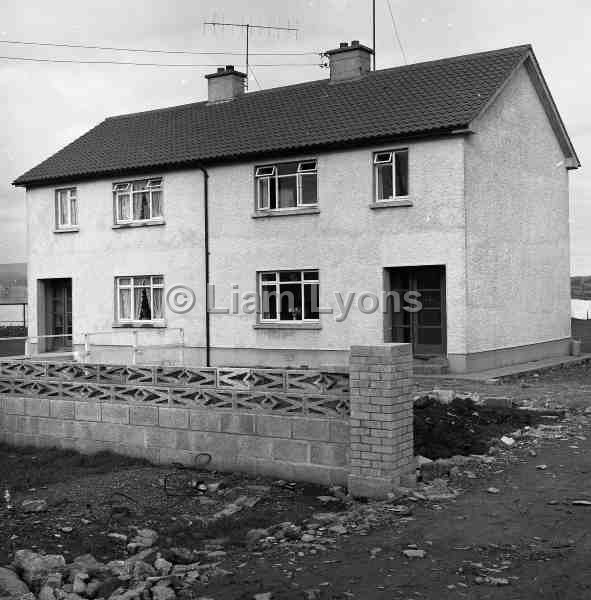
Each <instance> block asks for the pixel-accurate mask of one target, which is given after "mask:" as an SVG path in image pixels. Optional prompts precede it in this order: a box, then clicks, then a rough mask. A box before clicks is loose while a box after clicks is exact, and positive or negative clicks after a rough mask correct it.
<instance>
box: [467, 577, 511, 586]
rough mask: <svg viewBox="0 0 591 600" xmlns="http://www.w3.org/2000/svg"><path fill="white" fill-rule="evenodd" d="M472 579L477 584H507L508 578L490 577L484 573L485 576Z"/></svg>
mask: <svg viewBox="0 0 591 600" xmlns="http://www.w3.org/2000/svg"><path fill="white" fill-rule="evenodd" d="M474 581H475V582H476V583H477V584H478V585H496V586H499V585H509V580H508V579H506V578H505V577H490V576H489V575H486V576H485V577H476V578H475V579H474Z"/></svg>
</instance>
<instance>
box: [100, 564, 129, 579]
mask: <svg viewBox="0 0 591 600" xmlns="http://www.w3.org/2000/svg"><path fill="white" fill-rule="evenodd" d="M105 566H106V567H107V570H109V571H110V572H111V573H113V575H117V576H122V575H130V569H129V564H128V563H127V561H125V560H111V561H109V562H108V563H107V564H106V565H105Z"/></svg>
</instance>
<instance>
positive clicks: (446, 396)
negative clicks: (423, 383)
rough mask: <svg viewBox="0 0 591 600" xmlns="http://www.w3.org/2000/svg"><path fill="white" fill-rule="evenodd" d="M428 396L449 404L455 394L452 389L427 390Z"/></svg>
mask: <svg viewBox="0 0 591 600" xmlns="http://www.w3.org/2000/svg"><path fill="white" fill-rule="evenodd" d="M429 396H431V397H432V398H434V399H435V400H437V402H440V403H441V404H451V403H452V402H453V399H454V397H455V394H454V391H453V390H433V391H432V392H429Z"/></svg>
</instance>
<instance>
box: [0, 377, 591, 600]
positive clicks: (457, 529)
mask: <svg viewBox="0 0 591 600" xmlns="http://www.w3.org/2000/svg"><path fill="white" fill-rule="evenodd" d="M418 387H419V389H424V390H427V389H433V388H434V387H437V388H452V389H455V390H458V391H471V392H474V391H478V392H479V393H481V394H482V395H485V396H510V397H514V398H518V399H521V400H527V401H528V402H529V403H531V404H532V405H535V406H538V407H540V406H544V407H555V406H557V405H561V406H566V407H568V408H569V413H568V416H567V419H566V420H565V421H563V422H561V423H560V424H556V423H555V422H554V421H549V423H548V424H549V425H550V427H548V428H546V430H545V433H544V435H543V436H536V437H528V438H525V439H524V440H520V441H518V442H517V444H516V445H515V446H513V447H512V448H511V449H510V451H507V452H502V453H501V454H500V455H499V456H498V459H497V461H496V462H495V463H494V464H493V465H491V466H489V467H488V468H487V469H479V470H478V472H477V473H472V472H470V471H469V470H468V468H466V469H460V472H459V473H456V474H455V475H454V477H452V479H451V481H450V487H452V488H453V489H458V490H460V491H461V493H460V495H459V496H458V497H457V498H455V499H451V500H436V501H435V500H433V501H424V500H417V499H414V501H411V500H410V499H408V498H405V499H402V500H396V501H394V502H390V503H382V504H379V505H375V507H374V505H372V504H368V505H357V506H355V507H350V506H349V507H346V506H345V505H344V504H343V503H340V502H335V503H331V505H330V506H326V505H325V504H323V502H322V501H321V500H319V499H318V498H317V496H319V495H323V494H327V491H326V490H321V489H318V488H314V487H312V486H289V485H287V484H280V485H277V484H276V483H273V482H270V481H263V480H252V479H248V478H245V477H239V476H232V477H229V478H228V479H225V480H224V483H225V485H226V490H227V491H226V492H224V493H222V494H220V493H217V494H210V495H208V494H205V495H204V496H203V497H202V499H201V500H199V499H198V498H197V497H195V496H192V497H188V498H178V497H176V498H175V497H169V496H167V495H166V494H165V493H164V492H163V489H162V485H161V482H162V478H163V477H164V476H166V474H167V473H169V472H170V470H169V469H162V468H156V467H148V466H144V465H136V464H120V465H112V466H111V467H109V466H108V465H106V466H103V467H104V468H99V469H98V470H97V471H95V474H93V475H91V476H85V471H84V469H83V468H77V467H75V466H74V467H72V468H71V469H70V479H69V480H68V481H66V482H59V481H58V480H57V479H56V480H55V481H46V482H45V483H47V487H43V486H41V485H40V486H39V487H38V488H37V489H36V491H34V492H31V491H27V489H26V488H25V487H24V486H21V487H22V489H21V490H20V491H19V490H18V489H17V490H16V491H15V492H14V494H13V502H14V504H15V506H16V507H17V509H13V510H12V511H10V512H9V511H7V510H6V508H5V507H4V505H2V508H0V531H1V532H2V536H0V537H1V539H0V564H6V563H8V562H10V560H11V558H12V552H13V551H14V550H15V549H19V548H33V549H36V548H37V549H42V550H45V551H47V552H57V553H63V554H64V555H65V556H66V559H67V560H71V559H72V557H73V556H76V555H77V554H82V553H84V552H92V553H93V554H94V555H95V556H96V558H98V559H99V560H103V561H106V560H109V559H112V558H122V557H124V556H125V544H124V543H122V542H121V541H118V540H115V539H113V538H111V537H108V535H107V534H108V533H113V532H116V533H122V534H125V535H132V532H133V528H134V527H135V526H137V527H151V528H153V529H155V530H157V531H158V532H159V534H160V539H159V541H158V545H159V547H160V548H163V549H166V548H170V547H173V546H184V547H188V548H190V549H199V550H203V549H211V550H218V551H219V550H221V551H223V552H226V554H225V555H220V558H218V559H217V560H220V561H221V562H220V565H219V566H220V567H221V568H222V569H224V570H227V571H229V572H230V573H231V574H228V575H225V576H223V577H219V578H217V577H216V578H212V579H211V581H210V582H209V583H208V584H207V585H202V584H199V586H197V587H196V588H195V590H194V594H192V595H191V597H193V598H200V597H202V598H210V599H215V600H219V599H223V600H226V599H227V600H235V599H236V600H238V599H244V600H246V599H251V598H253V597H254V595H255V594H257V593H265V592H269V593H271V594H272V595H271V596H270V597H271V598H272V599H273V600H275V599H277V598H281V599H282V598H287V599H292V598H293V599H296V598H302V599H305V598H310V599H312V600H313V599H314V598H316V599H329V598H334V599H337V598H343V599H344V598H358V599H362V600H366V599H374V598H376V599H382V598H384V599H389V600H390V599H395V598H400V599H402V600H408V599H415V598H428V599H433V600H438V599H440V598H441V599H444V598H469V599H472V598H474V599H480V598H482V599H485V598H491V599H495V598H503V599H529V598H532V599H533V598H536V599H537V598H548V599H561V600H562V599H571V598H572V599H573V600H574V599H577V600H579V599H583V598H587V597H591V569H589V568H588V565H589V555H590V551H591V539H590V536H589V532H590V531H591V485H590V484H589V480H588V479H587V477H586V475H587V473H589V471H591V452H590V450H591V436H590V430H591V414H590V415H587V414H585V412H584V409H585V408H586V406H587V405H588V402H589V398H590V392H591V368H589V367H587V366H579V367H574V368H570V369H565V370H558V371H554V372H550V373H547V374H543V375H541V376H540V377H528V378H526V379H524V380H516V381H514V382H510V383H505V384H503V385H484V384H474V383H470V382H462V383H458V382H453V381H451V380H450V381H447V382H443V383H442V382H441V381H435V380H419V381H418ZM534 454H535V455H534ZM34 460H38V459H32V458H31V456H30V455H29V456H22V455H21V454H19V453H17V452H16V451H14V452H12V451H6V450H5V451H3V452H0V483H1V484H2V490H4V488H5V487H6V486H11V487H12V488H13V489H14V488H18V485H16V482H17V481H18V478H19V473H17V472H15V468H17V467H18V469H19V472H20V473H22V472H27V469H26V468H24V467H23V465H24V464H25V462H26V461H33V462H34ZM543 465H545V468H539V467H540V466H543ZM101 470H104V471H106V472H100V471H101ZM474 475H476V477H475V476H474ZM56 477H57V475H56ZM200 477H202V479H203V480H205V481H206V482H210V483H215V482H219V481H220V480H221V479H222V476H221V475H219V474H217V475H213V474H210V475H207V476H205V475H203V476H201V475H200ZM50 479H51V478H50ZM32 481H35V479H32ZM490 488H496V489H497V490H498V493H490V492H489V491H487V490H489V489H490ZM115 490H117V491H120V492H121V491H122V492H124V493H125V494H127V495H128V496H129V497H128V498H127V499H125V498H124V497H122V496H116V497H113V491H115ZM241 496H247V497H249V498H254V497H256V498H258V501H257V502H256V504H255V505H254V506H253V507H252V508H245V509H243V510H242V511H240V512H239V513H238V514H237V515H236V518H235V519H229V520H226V521H224V520H222V521H217V522H216V524H215V525H211V526H207V525H203V523H201V522H200V520H199V517H200V516H207V515H211V514H212V513H214V512H216V511H217V510H219V509H220V507H221V508H223V507H224V506H227V505H228V503H232V502H233V501H235V500H236V499H237V498H240V497H241ZM25 498H45V499H47V500H48V503H49V508H48V510H47V511H46V512H42V513H33V514H24V513H22V511H21V510H20V509H18V507H19V506H20V502H21V501H22V500H23V499H25ZM203 498H205V499H203ZM579 500H587V501H590V502H589V504H590V505H589V506H586V505H584V504H583V505H580V504H579V505H577V504H573V501H579ZM399 505H403V506H407V507H408V508H409V510H410V513H409V514H406V515H404V514H400V513H398V512H396V511H392V508H393V507H394V506H399ZM372 507H374V508H372ZM328 511H333V512H337V513H339V514H343V515H344V514H346V513H347V511H348V512H349V513H352V515H353V516H352V517H351V518H350V519H349V520H348V521H347V524H346V532H345V533H340V534H338V535H337V534H331V533H330V532H326V535H325V536H324V538H326V539H325V541H322V540H321V543H320V544H318V546H319V547H318V548H317V547H315V546H314V545H310V544H305V543H303V542H302V541H301V540H295V541H284V542H281V543H269V544H263V545H257V546H248V545H246V543H245V536H246V534H247V532H248V531H249V530H250V529H253V528H260V527H265V528H266V527H269V525H272V524H279V523H281V522H285V521H291V522H293V523H295V524H296V525H299V524H301V523H302V522H303V521H304V520H310V519H312V515H313V514H315V513H318V512H328ZM368 511H369V512H368ZM368 514H369V517H368ZM373 518H375V521H376V523H375V526H374V527H369V526H368V521H371V520H372V519H373ZM351 519H352V520H351ZM355 519H357V522H355ZM70 527H71V528H72V530H71V531H70V530H69V529H70ZM64 528H65V529H64ZM320 537H321V536H320ZM330 540H334V541H330ZM413 546H416V549H420V550H424V551H425V552H426V554H425V557H424V558H407V557H405V556H404V555H403V554H402V552H403V551H404V550H406V549H409V548H413ZM495 584H496V585H495ZM498 584H501V585H498Z"/></svg>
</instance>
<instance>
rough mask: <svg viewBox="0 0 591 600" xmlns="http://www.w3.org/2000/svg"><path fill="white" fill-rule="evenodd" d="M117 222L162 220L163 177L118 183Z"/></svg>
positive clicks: (114, 194)
mask: <svg viewBox="0 0 591 600" xmlns="http://www.w3.org/2000/svg"><path fill="white" fill-rule="evenodd" d="M113 196H114V198H115V223H117V224H118V225H121V224H128V223H144V222H146V221H161V220H162V179H161V178H158V179H142V180H140V181H128V182H125V183H116V184H115V185H114V186H113Z"/></svg>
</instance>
